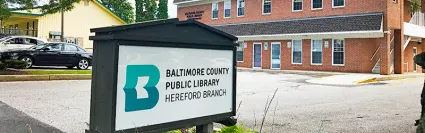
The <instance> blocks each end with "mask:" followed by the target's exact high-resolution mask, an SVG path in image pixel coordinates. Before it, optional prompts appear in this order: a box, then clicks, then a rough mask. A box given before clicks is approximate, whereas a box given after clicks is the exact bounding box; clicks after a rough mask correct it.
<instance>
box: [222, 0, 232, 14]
mask: <svg viewBox="0 0 425 133" xmlns="http://www.w3.org/2000/svg"><path fill="white" fill-rule="evenodd" d="M226 2H229V4H230V7H229V10H230V16H229V17H226ZM231 17H232V1H231V0H226V1H224V2H223V18H231Z"/></svg>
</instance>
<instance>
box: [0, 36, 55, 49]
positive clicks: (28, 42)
mask: <svg viewBox="0 0 425 133" xmlns="http://www.w3.org/2000/svg"><path fill="white" fill-rule="evenodd" d="M47 42H48V41H47V40H46V39H42V38H37V37H30V36H6V37H3V38H0V51H4V50H8V49H17V48H30V47H32V46H34V45H38V44H42V43H47Z"/></svg>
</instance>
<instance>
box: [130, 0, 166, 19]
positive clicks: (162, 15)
mask: <svg viewBox="0 0 425 133" xmlns="http://www.w3.org/2000/svg"><path fill="white" fill-rule="evenodd" d="M167 3H168V2H167V0H159V5H158V6H157V5H156V1H155V0H136V22H143V21H149V20H156V19H166V18H168V6H167Z"/></svg>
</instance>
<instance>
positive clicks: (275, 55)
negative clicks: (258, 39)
mask: <svg viewBox="0 0 425 133" xmlns="http://www.w3.org/2000/svg"><path fill="white" fill-rule="evenodd" d="M280 46H281V45H280V42H272V46H271V69H280V53H281V52H280Z"/></svg>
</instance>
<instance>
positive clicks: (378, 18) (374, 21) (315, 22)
mask: <svg viewBox="0 0 425 133" xmlns="http://www.w3.org/2000/svg"><path fill="white" fill-rule="evenodd" d="M382 21H383V13H369V14H356V15H345V16H331V17H316V18H303V19H290V20H278V21H267V22H251V23H241V24H227V25H212V27H214V28H216V29H218V30H221V31H224V32H226V33H229V34H231V35H234V36H255V35H277V34H301V33H326V32H356V31H362V32H366V31H379V30H382Z"/></svg>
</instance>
